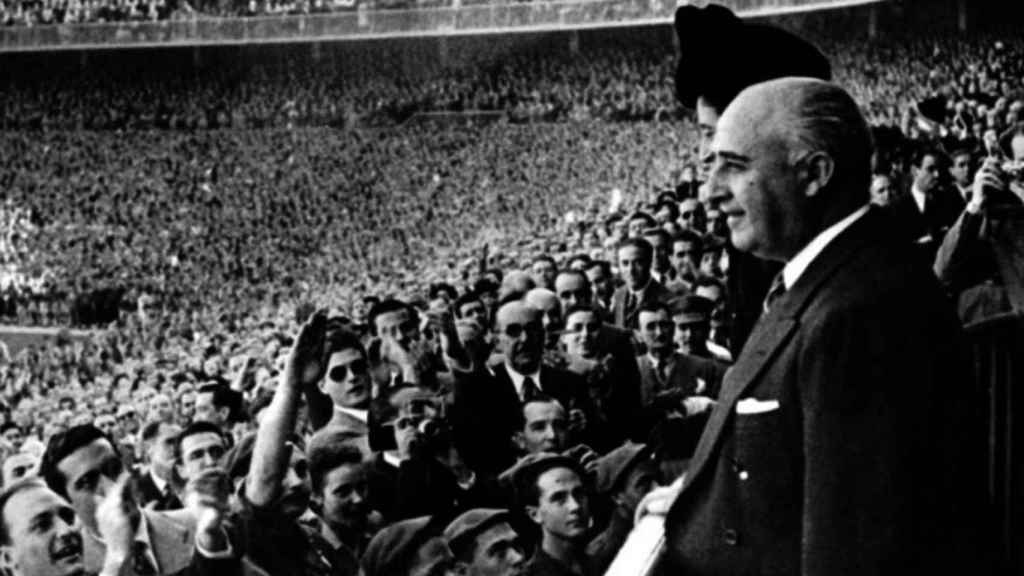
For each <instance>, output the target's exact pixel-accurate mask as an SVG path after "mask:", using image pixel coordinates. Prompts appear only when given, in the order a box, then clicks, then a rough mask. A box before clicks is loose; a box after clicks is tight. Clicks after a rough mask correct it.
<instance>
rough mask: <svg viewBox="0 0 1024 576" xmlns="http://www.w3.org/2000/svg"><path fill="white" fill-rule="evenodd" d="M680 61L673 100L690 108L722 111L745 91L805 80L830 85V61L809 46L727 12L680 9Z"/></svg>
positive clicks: (677, 24)
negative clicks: (707, 104)
mask: <svg viewBox="0 0 1024 576" xmlns="http://www.w3.org/2000/svg"><path fill="white" fill-rule="evenodd" d="M675 27H676V34H677V36H678V37H679V48H680V58H679V63H678V66H677V68H676V78H675V80H676V97H677V98H678V99H679V101H680V102H681V103H682V104H683V105H684V106H686V107H687V108H694V107H696V105H697V99H698V98H699V97H701V96H704V97H705V98H708V99H710V100H711V101H712V102H714V103H715V104H716V105H718V106H725V105H727V104H728V103H729V102H731V101H732V99H733V98H735V97H736V95H737V94H739V93H740V92H742V91H743V90H744V89H745V88H747V87H748V86H752V85H754V84H758V83H760V82H765V81H768V80H773V79H775V78H783V77H786V76H807V77H811V78H819V79H822V80H830V79H831V77H832V69H831V66H830V65H829V63H828V59H827V58H825V56H824V55H823V54H822V53H821V51H819V50H818V49H817V48H816V47H814V46H813V45H812V44H810V43H809V42H807V41H806V40H803V39H802V38H800V37H798V36H795V35H794V34H791V33H789V32H787V31H785V30H782V29H781V28H776V27H774V26H768V25H765V24H749V23H746V22H743V21H742V20H740V19H739V18H738V17H737V16H736V15H735V14H733V13H732V12H731V11H730V10H729V9H728V8H725V7H724V6H719V5H716V4H712V5H710V6H707V7H706V8H698V7H696V6H689V5H688V6H681V7H679V9H678V10H676V17H675Z"/></svg>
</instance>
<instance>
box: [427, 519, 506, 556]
mask: <svg viewBox="0 0 1024 576" xmlns="http://www.w3.org/2000/svg"><path fill="white" fill-rule="evenodd" d="M510 518H511V515H510V514H509V512H508V510H499V509H497V508H474V509H472V510H469V511H467V512H464V513H462V514H461V515H460V516H459V517H458V518H456V519H455V520H453V521H452V523H451V524H449V525H448V527H447V528H445V529H444V534H443V536H444V539H445V541H446V542H447V543H448V548H450V549H451V551H452V552H453V553H454V554H455V555H456V556H459V555H461V553H462V551H464V550H466V549H467V548H468V547H469V545H470V543H472V542H473V540H474V539H475V538H476V537H477V536H478V535H480V534H482V533H483V532H484V531H485V530H487V529H488V528H491V527H492V526H495V525H497V524H500V523H501V522H508V521H509V520H510Z"/></svg>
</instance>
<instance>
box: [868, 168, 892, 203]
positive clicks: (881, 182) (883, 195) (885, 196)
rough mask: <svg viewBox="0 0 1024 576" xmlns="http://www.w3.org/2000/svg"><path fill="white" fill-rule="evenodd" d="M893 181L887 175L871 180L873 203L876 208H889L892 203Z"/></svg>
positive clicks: (880, 175)
mask: <svg viewBox="0 0 1024 576" xmlns="http://www.w3.org/2000/svg"><path fill="white" fill-rule="evenodd" d="M892 198H893V190H892V180H890V179H889V177H888V176H886V175H885V174H878V175H876V176H875V177H874V178H872V179H871V203H872V204H874V205H876V206H883V207H884V206H888V205H889V204H890V203H891V202H892Z"/></svg>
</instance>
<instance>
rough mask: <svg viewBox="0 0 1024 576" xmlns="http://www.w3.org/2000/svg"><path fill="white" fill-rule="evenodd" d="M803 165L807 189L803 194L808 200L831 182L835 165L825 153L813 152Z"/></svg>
mask: <svg viewBox="0 0 1024 576" xmlns="http://www.w3.org/2000/svg"><path fill="white" fill-rule="evenodd" d="M803 163H804V174H805V175H806V176H805V177H806V180H805V183H806V187H807V188H806V192H805V194H806V196H807V197H808V198H814V197H815V196H817V195H818V194H820V193H821V191H822V190H823V189H825V187H826V186H828V184H829V182H831V181H832V176H833V175H834V174H835V169H836V163H835V160H833V159H832V156H830V155H829V154H828V153H827V152H813V153H811V155H810V156H808V157H807V158H805V159H804V160H803Z"/></svg>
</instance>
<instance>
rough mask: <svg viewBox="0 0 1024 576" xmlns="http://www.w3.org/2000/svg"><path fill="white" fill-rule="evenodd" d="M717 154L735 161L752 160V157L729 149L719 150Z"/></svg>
mask: <svg viewBox="0 0 1024 576" xmlns="http://www.w3.org/2000/svg"><path fill="white" fill-rule="evenodd" d="M715 156H718V157H720V158H723V159H725V160H732V161H734V162H750V157H748V156H744V155H743V154H739V153H737V152H730V151H728V150H717V151H715Z"/></svg>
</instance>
